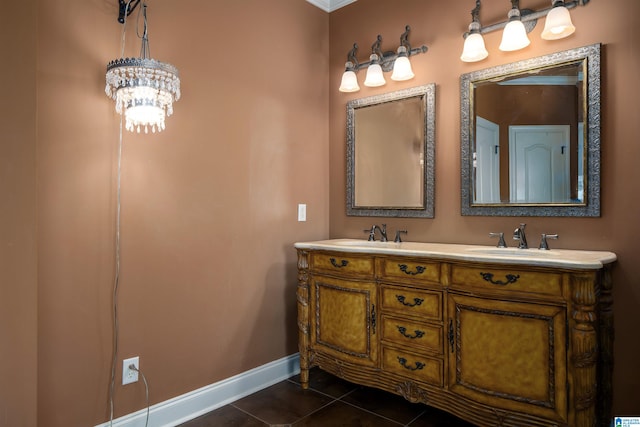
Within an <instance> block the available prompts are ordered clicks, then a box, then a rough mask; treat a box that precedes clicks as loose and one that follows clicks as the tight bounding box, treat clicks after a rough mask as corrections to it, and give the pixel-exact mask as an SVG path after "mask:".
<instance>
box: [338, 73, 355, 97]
mask: <svg viewBox="0 0 640 427" xmlns="http://www.w3.org/2000/svg"><path fill="white" fill-rule="evenodd" d="M338 90H339V91H340V92H357V91H359V90H360V86H358V78H357V77H356V73H355V71H351V70H347V71H345V72H344V74H342V81H341V82H340V89H338Z"/></svg>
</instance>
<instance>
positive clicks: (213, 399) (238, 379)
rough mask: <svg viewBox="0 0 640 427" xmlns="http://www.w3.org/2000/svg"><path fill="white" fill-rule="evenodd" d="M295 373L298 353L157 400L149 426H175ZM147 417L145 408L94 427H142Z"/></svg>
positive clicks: (150, 412) (298, 362)
mask: <svg viewBox="0 0 640 427" xmlns="http://www.w3.org/2000/svg"><path fill="white" fill-rule="evenodd" d="M298 373H300V355H299V354H298V353H296V354H293V355H291V356H287V357H283V358H282V359H279V360H275V361H273V362H270V363H267V364H266V365H262V366H258V367H257V368H254V369H251V370H249V371H246V372H243V373H241V374H238V375H236V376H233V377H231V378H227V379H225V380H222V381H219V382H217V383H214V384H210V385H208V386H205V387H202V388H200V389H198V390H194V391H191V392H189V393H185V394H183V395H182V396H178V397H174V398H173V399H169V400H166V401H164V402H160V403H157V404H155V405H153V406H151V408H149V425H150V426H154V427H174V426H177V425H179V424H182V423H185V422H187V421H189V420H192V419H194V418H196V417H199V416H200V415H204V414H206V413H207V412H211V411H213V410H214V409H217V408H219V407H221V406H224V405H226V404H229V403H231V402H235V401H236V400H238V399H240V398H242V397H245V396H248V395H250V394H252V393H255V392H256V391H259V390H262V389H264V388H267V387H269V386H271V385H273V384H276V383H278V382H280V381H283V380H285V379H287V378H289V377H291V376H293V375H296V374H298ZM146 416H147V409H146V408H145V409H141V410H140V411H137V412H134V413H132V414H128V415H125V416H123V417H120V418H117V419H115V420H113V424H111V423H110V422H106V423H104V424H99V425H98V426H96V427H110V426H111V425H112V426H113V427H144V425H145V422H146Z"/></svg>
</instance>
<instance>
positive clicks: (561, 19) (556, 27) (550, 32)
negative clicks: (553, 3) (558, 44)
mask: <svg viewBox="0 0 640 427" xmlns="http://www.w3.org/2000/svg"><path fill="white" fill-rule="evenodd" d="M575 31H576V27H574V26H573V23H572V22H571V14H570V13H569V10H568V9H567V8H566V7H564V6H558V7H554V8H553V9H551V10H550V11H549V13H547V19H546V21H545V24H544V30H542V35H541V37H542V38H543V39H545V40H557V39H562V38H565V37H568V36H570V35H571V34H573V33H574V32H575Z"/></svg>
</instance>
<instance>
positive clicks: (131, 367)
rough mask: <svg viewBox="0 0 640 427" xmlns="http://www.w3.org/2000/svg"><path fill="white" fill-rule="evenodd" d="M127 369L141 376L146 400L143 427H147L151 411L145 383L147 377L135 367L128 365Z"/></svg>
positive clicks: (147, 385) (147, 386)
mask: <svg viewBox="0 0 640 427" xmlns="http://www.w3.org/2000/svg"><path fill="white" fill-rule="evenodd" d="M129 369H131V370H132V371H136V372H137V373H139V374H140V375H141V376H142V381H144V390H145V397H146V399H147V419H146V420H145V423H144V427H147V426H148V425H149V412H150V409H151V407H150V406H149V383H147V377H145V376H144V374H143V373H142V371H141V370H140V369H138V368H136V365H133V364H132V365H129Z"/></svg>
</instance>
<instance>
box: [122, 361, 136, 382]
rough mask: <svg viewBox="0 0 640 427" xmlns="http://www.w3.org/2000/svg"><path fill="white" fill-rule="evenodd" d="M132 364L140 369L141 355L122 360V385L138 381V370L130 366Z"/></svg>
mask: <svg viewBox="0 0 640 427" xmlns="http://www.w3.org/2000/svg"><path fill="white" fill-rule="evenodd" d="M131 365H133V366H135V367H136V369H140V357H138V356H136V357H131V358H129V359H124V360H123V361H122V385H125V384H131V383H135V382H137V381H138V371H136V370H134V369H131V368H129V366H131Z"/></svg>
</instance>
